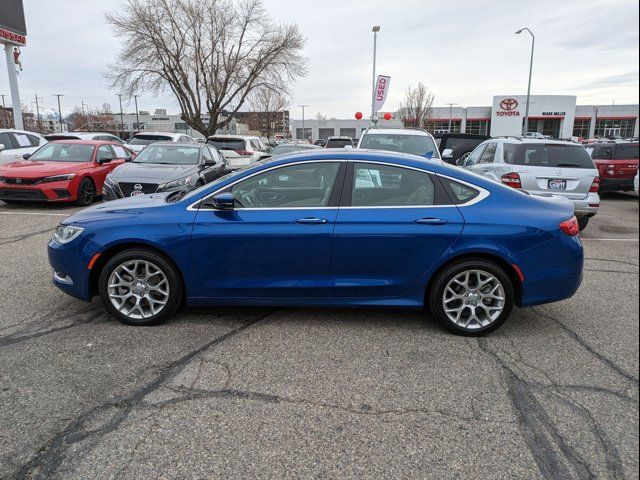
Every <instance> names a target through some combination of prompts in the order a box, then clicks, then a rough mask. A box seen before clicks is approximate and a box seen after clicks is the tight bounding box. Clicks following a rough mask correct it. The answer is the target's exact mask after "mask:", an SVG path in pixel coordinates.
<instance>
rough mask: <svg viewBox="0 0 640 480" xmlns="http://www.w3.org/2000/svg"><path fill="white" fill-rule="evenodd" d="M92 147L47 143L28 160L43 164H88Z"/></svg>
mask: <svg viewBox="0 0 640 480" xmlns="http://www.w3.org/2000/svg"><path fill="white" fill-rule="evenodd" d="M94 148H95V147H94V146H93V145H83V144H81V143H48V144H46V145H45V146H43V147H41V148H40V149H39V150H38V151H36V152H35V153H34V154H33V155H31V157H29V160H40V161H43V162H90V161H92V159H93V149H94Z"/></svg>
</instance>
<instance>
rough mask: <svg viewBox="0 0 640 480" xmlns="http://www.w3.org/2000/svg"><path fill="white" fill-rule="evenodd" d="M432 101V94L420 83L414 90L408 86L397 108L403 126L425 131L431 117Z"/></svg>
mask: <svg viewBox="0 0 640 480" xmlns="http://www.w3.org/2000/svg"><path fill="white" fill-rule="evenodd" d="M433 99H434V95H433V93H432V92H430V91H429V89H428V88H427V87H426V86H425V85H424V84H423V83H422V82H418V86H417V87H416V88H411V86H409V88H407V90H406V92H405V97H404V100H403V101H402V102H400V105H399V108H398V112H399V114H400V118H402V122H403V123H404V126H405V127H414V128H425V129H426V128H427V124H428V123H429V119H430V118H431V117H432V115H433V108H432V107H433Z"/></svg>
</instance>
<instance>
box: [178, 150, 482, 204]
mask: <svg viewBox="0 0 640 480" xmlns="http://www.w3.org/2000/svg"><path fill="white" fill-rule="evenodd" d="M349 161H351V162H354V163H374V164H378V165H388V166H391V167H397V168H406V169H409V170H416V171H418V172H423V173H427V174H431V175H435V176H437V177H441V178H446V179H448V180H451V181H453V182H457V183H460V184H462V185H465V186H467V187H469V188H472V189H474V190H477V191H478V192H479V193H480V194H479V195H478V196H477V197H475V198H473V199H471V200H470V201H468V202H466V203H461V204H458V205H455V204H451V205H393V206H387V205H381V206H364V207H362V206H346V207H345V206H338V207H255V208H246V207H240V208H234V210H270V211H273V210H340V209H344V210H363V209H366V210H372V209H376V210H377V209H386V210H388V209H397V208H413V209H415V208H421V209H425V208H453V207H457V208H463V207H470V206H471V205H475V204H476V203H480V202H481V201H483V200H484V199H485V198H487V197H489V195H491V193H490V192H489V191H488V190H486V189H484V188H482V187H479V186H478V185H475V184H473V183H469V182H466V181H464V180H460V179H458V178H454V177H451V176H449V175H445V174H441V173H436V172H432V171H430V170H425V169H422V168H418V167H412V166H408V165H398V164H397V163H390V162H383V161H379V160H360V159H358V160H355V159H354V160H346V159H332V160H329V159H325V160H306V161H303V162H296V163H286V164H283V165H275V166H273V167H271V168H267V169H265V170H260V171H258V172H255V173H252V174H251V175H248V176H246V177H243V178H241V179H238V180H236V181H235V182H232V183H230V184H228V185H225V186H224V187H221V188H219V189H218V190H216V191H214V192H212V193H210V194H209V195H207V196H206V197H203V198H201V199H200V200H197V201H195V202H193V203H192V204H190V205H189V206H188V207H187V210H189V211H198V210H199V208H197V207H196V205H197V204H199V203H201V202H203V201H205V200H206V199H208V198H210V197H212V196H214V195H216V194H217V193H219V192H221V191H223V190H226V189H227V188H229V187H233V186H234V185H235V184H237V183H239V182H241V181H243V180H246V179H249V178H251V177H253V176H255V175H259V174H261V173H264V172H268V171H271V170H275V169H277V168H284V167H288V166H292V165H302V164H306V163H336V162H340V163H345V162H349ZM204 210H215V209H213V208H211V209H208V208H207V209H204Z"/></svg>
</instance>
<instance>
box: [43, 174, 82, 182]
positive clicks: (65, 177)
mask: <svg viewBox="0 0 640 480" xmlns="http://www.w3.org/2000/svg"><path fill="white" fill-rule="evenodd" d="M73 178H76V174H75V173H66V174H64V175H53V176H51V177H45V178H43V179H42V182H61V181H64V180H71V179H73Z"/></svg>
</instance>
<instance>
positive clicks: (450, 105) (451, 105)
mask: <svg viewBox="0 0 640 480" xmlns="http://www.w3.org/2000/svg"><path fill="white" fill-rule="evenodd" d="M445 105H449V128H448V129H447V132H448V133H451V120H452V117H453V106H454V105H457V103H445Z"/></svg>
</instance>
